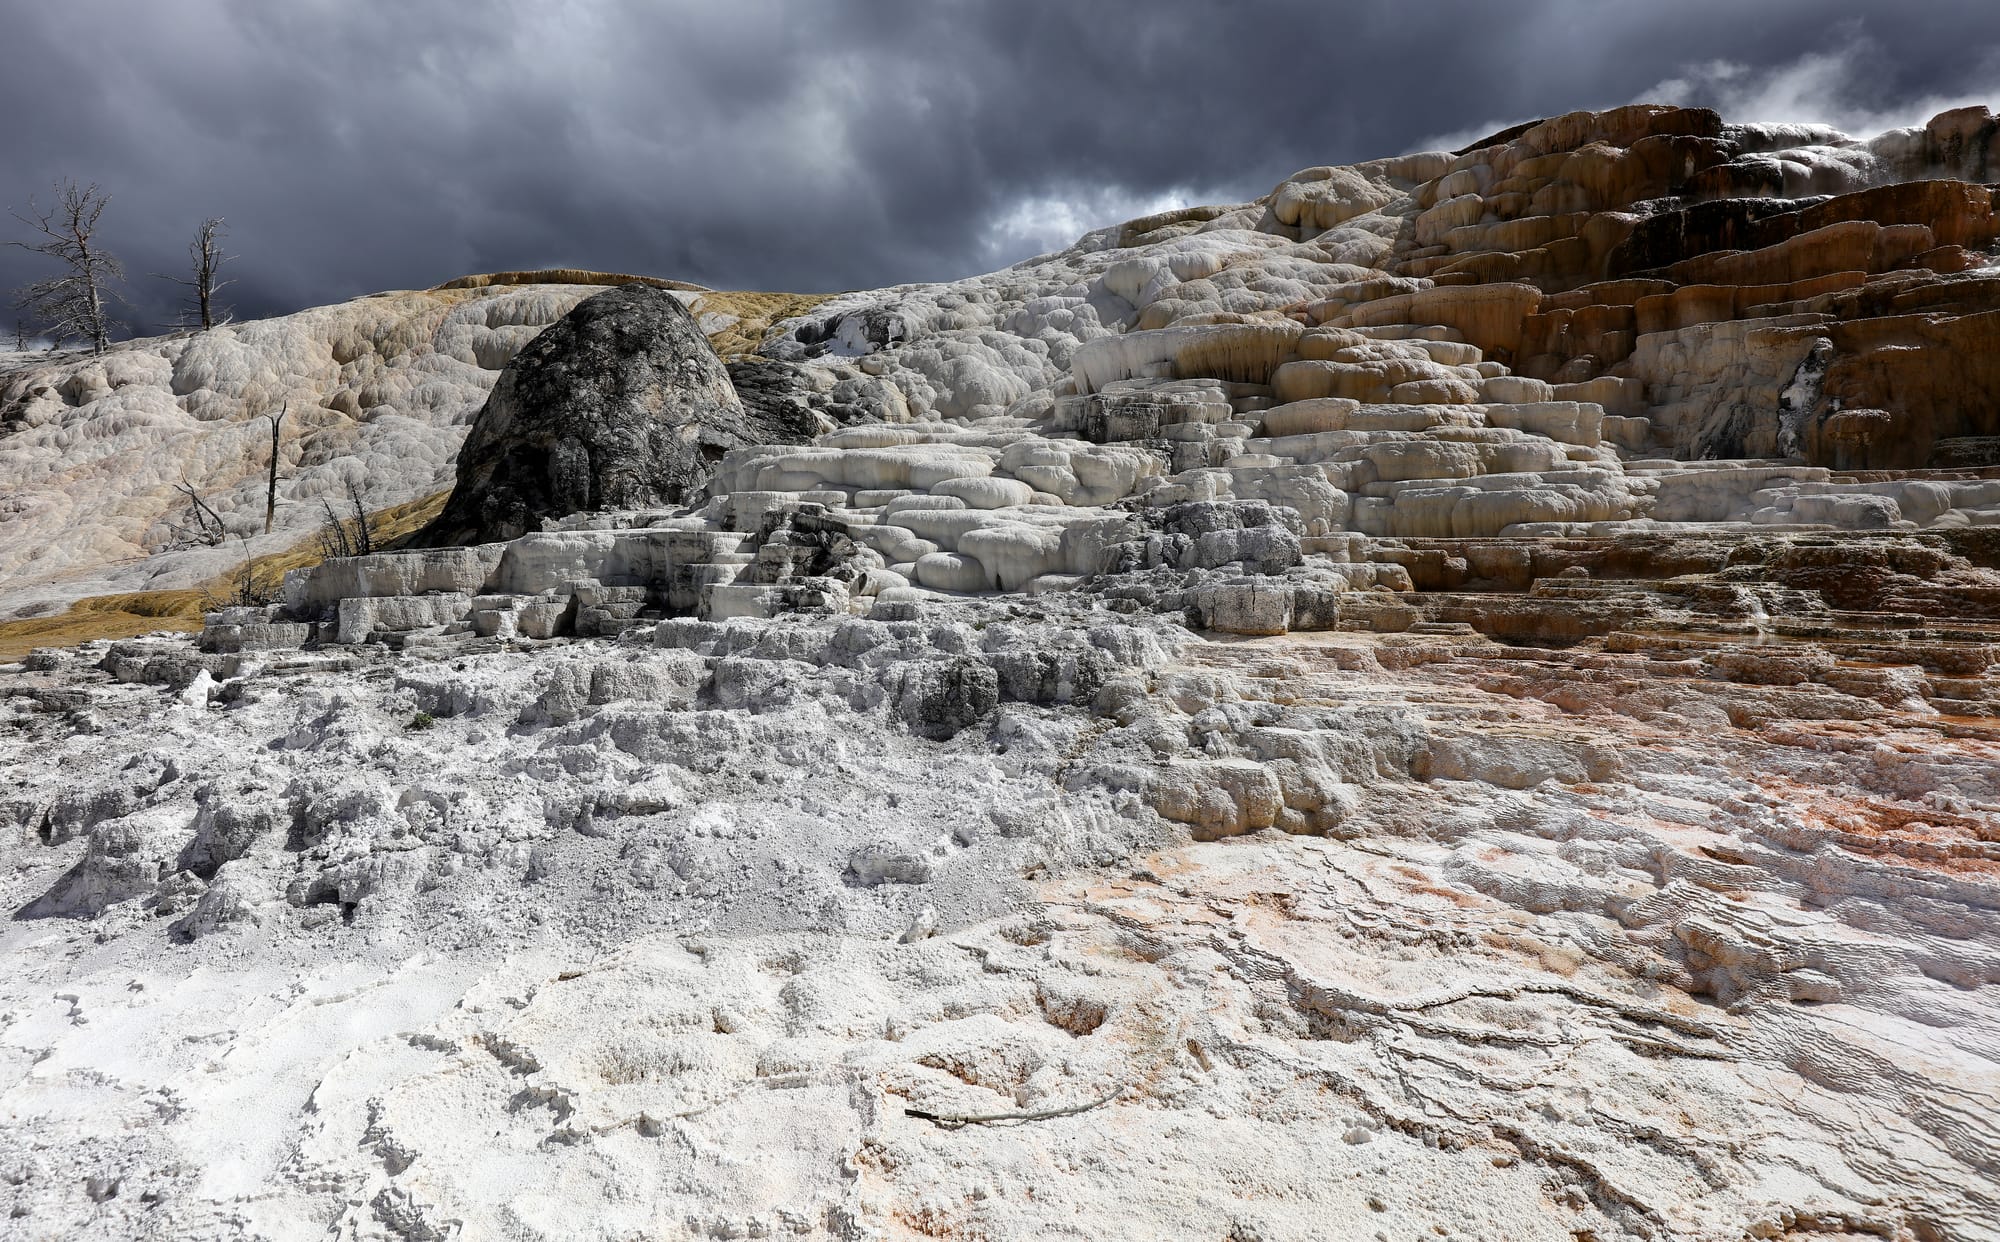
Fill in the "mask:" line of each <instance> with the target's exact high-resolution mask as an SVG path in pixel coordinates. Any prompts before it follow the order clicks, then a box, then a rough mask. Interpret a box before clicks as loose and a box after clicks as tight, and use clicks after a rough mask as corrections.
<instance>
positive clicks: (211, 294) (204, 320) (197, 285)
mask: <svg viewBox="0 0 2000 1242" xmlns="http://www.w3.org/2000/svg"><path fill="white" fill-rule="evenodd" d="M226 231H227V230H225V229H224V228H223V227H222V217H221V216H210V217H209V218H208V219H206V220H203V221H202V222H201V227H200V228H198V229H196V230H195V233H194V240H193V241H191V242H189V243H188V260H189V264H190V268H191V270H192V272H193V275H192V276H168V275H164V274H162V273H160V272H155V273H153V275H154V277H155V278H157V279H159V280H171V281H173V282H174V283H175V284H177V285H184V286H186V287H187V288H188V289H190V290H192V291H193V292H191V293H190V294H189V295H188V303H187V309H186V312H185V314H184V315H183V318H182V321H181V322H183V323H199V324H201V330H202V331H204V332H206V331H208V330H209V329H210V328H212V327H214V326H215V321H216V316H217V314H218V312H219V313H220V314H221V316H222V322H224V323H228V322H229V314H228V308H227V307H222V306H218V305H217V303H216V300H215V295H216V294H218V293H220V292H222V289H223V287H224V286H226V285H233V284H235V283H236V282H235V281H233V280H221V279H218V274H219V273H220V272H221V270H222V265H223V264H225V263H227V262H229V261H230V260H231V259H233V258H235V257H236V256H235V255H233V254H228V253H226V252H225V251H224V250H223V249H222V235H223V233H225V232H226Z"/></svg>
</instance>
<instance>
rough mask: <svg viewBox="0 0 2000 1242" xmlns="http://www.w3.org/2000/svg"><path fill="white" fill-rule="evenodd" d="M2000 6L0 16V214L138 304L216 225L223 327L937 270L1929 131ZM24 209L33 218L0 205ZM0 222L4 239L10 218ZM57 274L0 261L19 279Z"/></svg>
mask: <svg viewBox="0 0 2000 1242" xmlns="http://www.w3.org/2000/svg"><path fill="white" fill-rule="evenodd" d="M1992 13H1993V10H1992V7H1991V3H1990V0H1966V2H1963V3H1934V4H1927V5H1910V4H1907V3H1897V4H1879V5H1871V4H1838V3H1828V2H1826V0H1761V2H1758V3H1744V2H1743V0H1729V2H1727V3H1715V2H1711V0H1678V2H1676V3H1671V4H1668V3H1658V4H1647V5H1637V4H1605V3H1596V2H1590V3H1585V2H1581V0H1572V2H1562V0H1546V2H1543V3H1507V4H1499V3H1495V4H1490V5H1488V4H1453V3H1437V2H1434V3H1430V4H1414V3H1402V2H1396V3H1379V4H1360V3H1333V2H1331V0H1322V2H1320V3H1312V4H1305V3H1277V2H1272V3H1256V2H1238V3H1218V2H1211V0H1145V2H1143V3H1130V4H1124V3H1117V4H1114V3H1109V2H1104V3H1092V2H1087V0H1049V2H1047V3H1042V2H1040V0H934V2H931V3H917V2H914V0H911V2H901V0H796V2H795V3H789V4H781V3H775V2H772V0H728V2H727V3H716V4H712V5H693V4H666V3H640V2H637V0H634V2H632V3H615V2H605V3H582V2H577V3H554V2H552V0H539V2H536V3H520V2H511V0H510V2H494V3H484V4H478V5H472V4H451V5H447V4H443V3H413V2H411V0H285V2H273V0H237V2H231V0H175V2H174V3H171V4H162V3H159V2H158V0H125V2H120V0H66V3H64V4H60V5H32V6H31V5H26V4H13V5H10V6H9V14H8V15H5V16H0V43H4V44H5V46H6V49H7V51H6V55H5V68H4V72H0V201H4V202H5V203H7V204H9V205H12V206H14V207H15V208H17V209H19V208H23V207H25V205H26V200H27V198H28V196H29V195H30V194H31V193H36V192H40V193H42V194H43V195H44V196H46V192H47V187H48V185H49V183H50V181H51V180H52V179H54V178H56V177H59V176H74V177H77V178H79V179H82V180H86V181H88V180H95V181H97V182H99V183H100V184H101V185H103V187H104V188H105V189H106V190H107V191H109V192H110V193H112V195H113V196H114V201H113V203H112V206H111V208H110V210H109V211H107V213H106V215H105V218H104V225H103V234H104V237H105V239H106V240H107V241H108V242H109V244H110V245H111V246H112V247H113V248H114V249H115V250H117V251H118V252H119V253H120V254H122V256H123V257H124V258H125V260H126V265H127V267H128V269H129V270H130V271H131V273H132V276H133V279H132V281H131V285H132V288H131V290H130V297H131V301H132V302H133V304H134V305H133V309H132V312H131V315H130V318H132V319H133V320H134V321H135V323H136V324H137V325H138V326H140V327H142V328H145V329H147V330H152V329H155V328H156V327H157V326H158V325H159V324H160V323H161V322H163V321H164V320H165V319H167V318H168V317H170V315H171V313H172V310H171V308H172V303H173V300H174V297H175V291H174V290H173V288H172V287H171V286H168V285H166V284H164V283H163V282H160V281H155V280H148V279H146V277H145V275H144V274H145V273H147V272H161V271H173V272H178V271H179V270H180V268H181V266H182V264H183V263H184V250H185V245H186V240H187V237H188V235H189V234H191V232H192V230H193V228H194V226H195V224H196V223H197V222H198V221H199V220H200V219H201V218H202V217H204V216H208V215H222V216H225V217H227V218H228V220H229V226H230V229H231V238H230V243H231V246H232V248H233V249H234V250H235V251H236V252H238V253H239V254H240V255H241V256H242V257H241V259H240V260H238V262H237V263H235V264H234V265H233V266H232V267H231V268H230V269H229V274H231V275H234V276H235V277H237V279H238V282H239V283H238V284H237V285H236V286H235V287H234V288H233V289H231V290H230V291H229V292H230V294H231V295H232V299H233V301H234V302H235V304H236V306H237V308H238V310H239V312H240V313H243V314H251V315H256V314H269V313H276V312H280V311H285V310H290V309H294V308H296V307H299V306H304V305H311V304H315V303H321V302H327V301H333V300H337V299H340V298H344V297H349V296H352V295H354V294H357V293H362V292H367V291H370V290H374V289H382V288H403V287H412V286H422V285H427V284H431V283H435V282H437V281H440V280H444V279H447V278H449V277H452V276H456V275H460V274H462V273H466V272H474V271H489V270H495V269H505V268H528V267H544V266H578V267H592V268H602V269H612V270H620V271H634V272H646V273H654V274H659V275H668V276H675V277H679V278H683V279H688V280H695V281H700V282H702V283H705V284H712V285H718V286H728V287H747V288H768V289H793V290H815V291H816V290H830V289H842V288H857V287H870V286H875V285H882V284H889V283H896V282H903V281H913V280H926V279H937V278H949V277H954V276H959V275H966V274H970V273H972V272H975V271H980V270H986V269H989V268H991V267H994V266H997V265H1000V264H1004V263H1006V262H1011V261H1013V260H1015V259H1018V258H1021V257H1024V256H1025V255H1027V254H1029V253H1033V252H1034V251H1035V250H1037V249H1041V248H1046V247H1048V246H1052V245H1059V244H1065V243H1067V242H1068V241H1069V240H1071V239H1072V237H1073V235H1074V234H1075V233H1076V232H1080V231H1081V230H1082V229H1083V228H1085V227H1092V226H1096V225H1099V224H1105V223H1112V222H1114V221H1115V220H1116V219H1118V218H1120V217H1121V216H1122V215H1129V214H1136V213H1138V212H1140V211H1144V210H1146V209H1148V208H1150V207H1153V206H1157V205H1159V204H1161V203H1165V202H1170V201H1173V200H1175V199H1186V200H1189V201H1215V200H1235V199H1242V198H1247V197H1251V196H1254V195H1257V194H1261V193H1263V192H1265V191H1266V190H1268V189H1269V188H1270V187H1271V185H1272V184H1273V183H1274V182H1276V181H1277V180H1279V179H1280V178H1282V177H1283V176H1285V175H1286V174H1287V173H1289V172H1292V171H1294V170H1296V169H1298V168H1301V167H1305V166H1309V165H1312V164H1320V163H1339V162H1344V161H1351V160H1355V159H1365V158H1368V157H1371V156H1376V155H1384V154H1393V153H1396V152H1398V151H1402V150H1408V149H1412V148H1414V147H1417V146H1419V145H1420V144H1425V143H1426V142H1428V141H1431V140H1436V139H1439V138H1446V139H1449V138H1452V137H1458V138H1461V139H1463V138H1469V137H1473V136H1477V132H1478V131H1479V129H1480V127H1482V126H1485V127H1496V126H1498V125H1501V124H1505V123H1507V122H1511V121H1515V120H1521V119H1526V118H1530V117H1536V116H1544V115H1549V114H1552V113H1557V112H1562V111H1567V110H1570V109H1573V108H1583V107H1591V108H1595V107H1605V106H1610V105H1614V104H1618V103H1623V102H1627V101H1630V100H1632V99H1634V98H1638V97H1641V96H1645V95H1648V94H1649V93H1660V92H1665V93H1669V94H1674V95H1678V96H1680V97H1682V99H1683V100H1685V101H1688V102H1705V103H1715V104H1722V105H1725V106H1733V107H1737V108H1739V110H1740V109H1741V108H1749V109H1752V110H1758V109H1761V110H1764V111H1766V112H1787V113H1796V114H1797V115H1786V116H1776V115H1773V116H1770V117H1768V118H1750V117H1741V118H1739V119H1813V114H1820V115H1823V116H1824V117H1825V119H1829V120H1832V121H1834V122H1836V123H1847V124H1856V125H1858V124H1862V123H1869V122H1876V121H1881V122H1882V123H1885V124H1886V123H1908V122H1909V121H1911V120H1917V119H1921V117H1920V116H1918V115H1916V110H1919V109H1920V108H1921V107H1923V106H1926V105H1928V104H1929V103H1931V102H1934V101H1938V100H1946V101H1949V100H1955V99H1959V98H1965V97H1986V96H1989V95H1990V96H1991V97H1992V98H1993V99H1994V101H1995V102H2000V72H1996V71H1997V70H2000V18H1996V17H1994V16H1993V15H1992ZM0 223H5V224H6V225H8V226H10V227H11V226H12V223H13V222H12V221H0ZM6 235H7V236H19V235H21V231H20V230H19V229H18V228H14V229H13V232H12V233H9V234H6ZM39 263H40V261H39V260H37V259H35V258H34V257H33V256H29V255H25V254H23V253H22V252H20V251H18V250H9V251H4V252H0V286H4V287H8V288H11V287H13V286H15V285H18V284H21V283H23V282H24V281H26V280H28V279H30V278H32V277H33V276H34V275H36V274H38V273H39V272H40V271H41V270H42V269H41V268H40V267H39V266H38V264H39Z"/></svg>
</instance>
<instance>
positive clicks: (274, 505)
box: [202, 299, 292, 535]
mask: <svg viewBox="0 0 2000 1242" xmlns="http://www.w3.org/2000/svg"><path fill="white" fill-rule="evenodd" d="M207 307H208V303H207V301H206V299H204V300H203V302H202V308H203V310H204V311H206V310H207ZM291 408H292V404H291V402H289V401H287V402H286V403H285V404H283V405H281V406H279V407H278V412H277V413H276V414H274V415H271V416H269V417H270V419H271V485H270V487H269V488H267V489H266V490H265V492H264V533H265V534H267V535H268V534H270V533H271V522H272V520H273V519H274V518H276V517H277V515H278V428H279V426H280V425H281V424H282V423H283V422H284V421H285V412H286V411H287V410H290V409H291Z"/></svg>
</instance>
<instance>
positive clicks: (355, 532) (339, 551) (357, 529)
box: [319, 477, 375, 560]
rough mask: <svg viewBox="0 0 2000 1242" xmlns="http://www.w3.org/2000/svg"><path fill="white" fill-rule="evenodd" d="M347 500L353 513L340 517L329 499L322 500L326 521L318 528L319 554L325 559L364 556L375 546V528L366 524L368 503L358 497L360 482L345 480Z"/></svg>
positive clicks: (359, 495) (350, 479) (351, 479)
mask: <svg viewBox="0 0 2000 1242" xmlns="http://www.w3.org/2000/svg"><path fill="white" fill-rule="evenodd" d="M347 504H348V507H349V509H350V510H352V512H353V516H352V517H351V518H349V517H342V516H341V515H340V514H339V513H338V512H336V511H335V510H334V507H333V501H332V500H322V501H321V502H320V506H321V508H323V509H325V511H326V522H325V524H324V525H322V526H321V527H320V531H319V554H320V556H321V557H322V558H324V559H326V560H332V559H333V558H335V557H338V556H366V555H368V554H369V553H370V552H373V551H374V550H375V532H374V531H372V530H370V529H369V526H368V506H367V504H365V503H364V502H363V501H362V499H361V485H360V484H359V483H356V482H355V481H354V479H353V478H352V477H350V478H349V479H348V480H347Z"/></svg>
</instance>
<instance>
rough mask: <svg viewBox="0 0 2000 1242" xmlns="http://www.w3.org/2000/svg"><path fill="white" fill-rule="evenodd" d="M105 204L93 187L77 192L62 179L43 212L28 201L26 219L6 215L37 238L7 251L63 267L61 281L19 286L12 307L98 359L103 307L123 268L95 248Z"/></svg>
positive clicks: (104, 341) (107, 328)
mask: <svg viewBox="0 0 2000 1242" xmlns="http://www.w3.org/2000/svg"><path fill="white" fill-rule="evenodd" d="M110 202H111V198H110V196H109V195H107V194H105V193H104V192H103V191H102V190H99V189H98V188H97V186H96V185H95V184H94V183H93V184H91V185H85V186H80V185H78V184H77V183H76V181H75V180H74V179H67V180H63V181H59V182H57V183H56V187H55V202H54V204H53V205H51V206H50V207H48V208H47V209H46V210H45V209H43V208H41V207H38V206H37V205H36V204H35V200H33V199H32V198H31V199H29V200H28V214H27V215H22V214H20V213H19V212H10V213H9V214H10V215H12V216H13V217H14V218H15V219H16V220H19V221H20V222H21V223H23V224H25V225H27V226H28V227H30V228H32V229H34V230H35V231H36V232H37V233H39V234H41V236H42V240H41V241H32V242H9V243H8V244H9V245H13V246H19V247H20V248H21V249H23V250H31V251H33V252H34V253H36V254H40V255H47V256H48V257H49V258H51V259H54V260H56V261H57V262H58V263H61V264H62V265H63V272H62V275H60V276H51V277H50V278H48V279H47V280H38V281H36V282H35V283H34V284H31V285H27V286H24V287H23V288H22V289H21V290H20V291H19V294H18V297H19V301H18V302H17V305H19V306H21V307H23V308H24V309H28V310H32V311H33V312H34V313H35V314H36V315H37V316H39V317H40V318H41V320H42V322H43V323H44V324H45V325H46V327H47V329H48V331H49V335H50V336H51V337H52V338H54V339H56V340H63V339H65V338H70V337H81V338H83V339H85V340H87V341H89V342H90V349H91V352H92V353H97V354H101V353H103V352H104V347H105V346H106V345H108V344H109V343H110V340H111V316H110V312H109V311H108V309H107V308H106V305H105V304H106V301H107V299H108V298H110V297H111V290H110V285H111V282H112V281H114V280H122V279H124V277H125V268H124V265H123V264H121V263H119V262H118V260H117V258H116V257H114V256H113V255H112V254H111V252H110V251H108V250H106V249H104V248H103V247H102V246H100V245H98V244H97V242H96V237H95V235H96V232H97V218H98V217H99V216H101V215H103V214H104V208H105V207H106V206H107V205H108V204H109V203H110Z"/></svg>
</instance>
